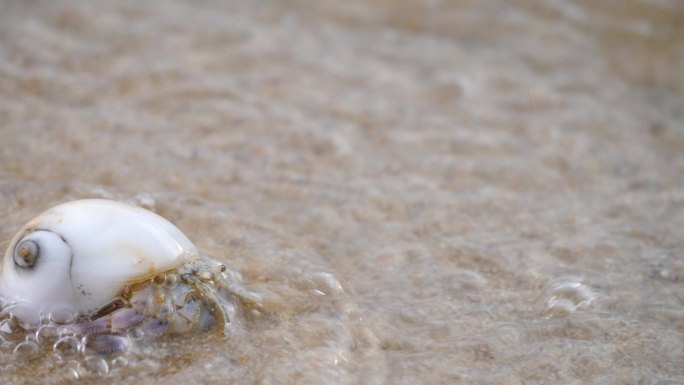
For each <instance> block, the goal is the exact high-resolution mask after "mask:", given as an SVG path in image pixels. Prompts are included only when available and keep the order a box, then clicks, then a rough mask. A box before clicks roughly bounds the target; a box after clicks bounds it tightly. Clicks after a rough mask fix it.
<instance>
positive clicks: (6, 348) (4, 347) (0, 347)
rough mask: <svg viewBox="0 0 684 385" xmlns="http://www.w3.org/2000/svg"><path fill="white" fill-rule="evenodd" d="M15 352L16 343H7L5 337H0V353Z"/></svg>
mask: <svg viewBox="0 0 684 385" xmlns="http://www.w3.org/2000/svg"><path fill="white" fill-rule="evenodd" d="M13 350H14V343H12V342H11V341H7V340H6V339H5V338H4V337H2V336H0V352H11V351H13Z"/></svg>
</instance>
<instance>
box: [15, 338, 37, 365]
mask: <svg viewBox="0 0 684 385" xmlns="http://www.w3.org/2000/svg"><path fill="white" fill-rule="evenodd" d="M39 350H40V347H38V344H37V343H35V342H33V341H24V342H22V343H20V344H18V345H17V346H16V347H15V348H14V357H15V358H17V359H18V360H22V361H24V360H30V359H31V358H33V357H35V356H36V355H37V354H38V351H39Z"/></svg>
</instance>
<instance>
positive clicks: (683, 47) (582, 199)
mask: <svg viewBox="0 0 684 385" xmlns="http://www.w3.org/2000/svg"><path fill="white" fill-rule="evenodd" d="M1 6H2V11H1V12H0V143H1V145H0V240H2V241H0V242H3V243H1V245H2V248H3V249H4V248H5V247H6V245H7V242H8V241H9V239H10V238H11V236H12V235H13V234H14V232H16V231H17V229H18V228H19V227H20V226H21V225H22V224H23V223H24V222H25V221H26V220H28V219H30V218H31V217H33V216H35V215H36V214H37V213H38V212H40V211H42V210H44V209H46V208H48V207H50V206H52V205H54V204H57V203H61V202H64V201H68V200H72V199H78V198H87V197H90V198H93V197H95V198H102V197H104V198H114V199H121V200H125V201H128V202H132V203H136V204H139V205H142V206H143V207H147V208H149V209H152V210H154V211H156V212H158V213H159V214H161V215H163V216H165V217H166V218H168V219H169V220H171V221H172V222H174V223H175V224H176V225H178V226H179V227H180V228H181V229H182V230H183V231H184V232H185V233H186V234H187V235H188V237H189V238H190V239H192V240H193V241H194V242H195V244H196V245H197V246H198V248H200V249H201V250H203V251H204V252H206V253H208V254H211V255H213V256H214V257H215V258H216V259H218V260H221V261H222V262H224V263H226V265H227V266H228V267H229V268H230V269H231V270H233V271H235V272H237V273H239V274H241V275H242V277H243V281H244V282H245V284H247V285H249V286H250V287H252V288H254V290H255V293H259V294H260V295H262V297H261V303H260V305H261V308H260V309H258V310H253V311H243V312H241V313H240V314H239V317H238V319H236V321H235V322H236V326H235V328H234V330H233V333H232V334H231V335H229V336H228V337H227V338H221V337H218V336H217V335H215V334H212V333H204V334H199V335H190V336H180V337H172V338H164V339H161V340H156V341H139V342H138V343H137V344H136V347H135V349H134V350H133V351H132V352H130V353H129V355H127V356H126V357H125V359H126V362H123V361H120V362H118V363H114V362H109V365H110V370H109V372H108V374H106V375H104V376H101V375H100V376H95V375H93V374H92V373H89V372H88V370H87V369H84V365H83V360H84V359H85V358H84V357H79V358H76V359H74V360H72V361H68V360H65V361H64V362H60V361H59V359H58V358H55V357H53V356H51V355H50V354H49V348H46V351H45V355H43V356H41V359H40V360H33V361H29V362H16V361H15V360H14V358H13V357H12V353H11V351H9V352H8V351H2V350H0V353H1V354H0V382H1V383H2V384H61V383H67V382H71V381H73V379H72V378H73V377H74V376H75V375H76V374H78V375H79V376H80V377H81V378H82V380H81V381H80V383H84V384H87V383H93V384H95V383H98V384H99V383H113V384H124V383H147V384H162V383H163V384H170V383H178V384H180V383H183V384H208V383H226V384H263V385H267V384H419V383H420V384H526V385H530V384H549V383H557V384H653V385H655V384H659V385H665V384H676V383H684V351H683V350H682V346H684V286H682V285H683V283H682V282H683V281H684V233H683V232H682V229H683V228H684V71H683V70H682V69H683V68H684V6H683V5H682V3H681V2H679V1H676V0H671V1H667V0H663V1H655V0H654V1H643V0H639V1H637V0H632V1H625V2H612V3H598V4H597V3H596V2H592V1H584V0H574V1H570V0H563V1H561V0H553V1H546V2H543V1H529V0H518V1H512V2H510V1H509V2H503V1H502V2H498V1H491V2H481V1H470V0H465V1H454V2H448V1H439V0H435V1H417V0H399V1H388V0H373V1H356V0H354V1H347V2H335V1H327V0H324V1H316V2H305V1H272V2H269V1H265V2H252V1H229V2H222V1H211V0H207V1H198V2H192V3H191V2H181V1H149V2H144V3H139V2H133V1H123V2H97V4H95V3H88V2H72V1H56V2H48V1H31V2H18V1H16V2H12V1H6V2H2V4H1Z"/></svg>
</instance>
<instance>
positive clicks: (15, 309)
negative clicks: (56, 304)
mask: <svg viewBox="0 0 684 385" xmlns="http://www.w3.org/2000/svg"><path fill="white" fill-rule="evenodd" d="M9 312H10V317H11V319H13V320H16V323H17V325H18V326H19V327H20V328H22V329H24V330H33V329H36V328H38V326H40V318H41V316H40V311H38V309H36V308H35V307H34V306H33V305H30V304H27V303H18V304H16V305H14V306H12V307H11V308H10V310H9Z"/></svg>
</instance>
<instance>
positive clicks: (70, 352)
mask: <svg viewBox="0 0 684 385" xmlns="http://www.w3.org/2000/svg"><path fill="white" fill-rule="evenodd" d="M53 350H54V351H55V352H58V353H60V354H61V355H63V356H66V357H69V356H75V355H77V354H78V353H79V351H81V342H80V341H79V340H78V339H77V338H76V337H74V336H65V337H62V338H60V339H58V340H57V342H55V344H54V345H53Z"/></svg>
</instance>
